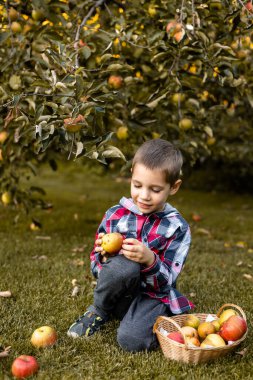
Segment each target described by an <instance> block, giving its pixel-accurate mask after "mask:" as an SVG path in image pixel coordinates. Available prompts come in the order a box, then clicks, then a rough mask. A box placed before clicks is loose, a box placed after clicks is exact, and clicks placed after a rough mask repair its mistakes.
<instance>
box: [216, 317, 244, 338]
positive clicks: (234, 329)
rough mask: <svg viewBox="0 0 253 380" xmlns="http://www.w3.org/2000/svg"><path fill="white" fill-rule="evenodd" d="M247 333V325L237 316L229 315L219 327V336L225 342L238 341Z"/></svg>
mask: <svg viewBox="0 0 253 380" xmlns="http://www.w3.org/2000/svg"><path fill="white" fill-rule="evenodd" d="M246 331H247V323H246V321H245V319H244V318H242V317H240V316H239V315H231V316H230V317H229V318H228V319H227V320H226V321H225V322H224V323H223V325H222V326H221V329H220V331H219V334H220V336H221V337H222V338H223V339H225V340H226V341H229V340H232V341H235V340H238V339H240V338H241V337H242V336H243V335H244V334H245V333H246Z"/></svg>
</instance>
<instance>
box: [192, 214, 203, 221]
mask: <svg viewBox="0 0 253 380" xmlns="http://www.w3.org/2000/svg"><path fill="white" fill-rule="evenodd" d="M201 219H202V217H201V215H199V214H192V220H194V222H199V221H200V220H201Z"/></svg>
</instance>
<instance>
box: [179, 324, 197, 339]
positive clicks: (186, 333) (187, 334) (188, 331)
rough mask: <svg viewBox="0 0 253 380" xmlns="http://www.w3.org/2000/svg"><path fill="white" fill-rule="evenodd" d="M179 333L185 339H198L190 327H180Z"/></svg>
mask: <svg viewBox="0 0 253 380" xmlns="http://www.w3.org/2000/svg"><path fill="white" fill-rule="evenodd" d="M181 331H182V333H183V334H184V336H185V337H186V338H193V337H194V338H198V332H197V330H196V329H194V328H193V327H191V326H183V327H181Z"/></svg>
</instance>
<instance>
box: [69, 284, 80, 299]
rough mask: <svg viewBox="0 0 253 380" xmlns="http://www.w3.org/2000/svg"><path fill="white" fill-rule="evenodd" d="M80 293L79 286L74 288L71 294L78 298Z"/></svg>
mask: <svg viewBox="0 0 253 380" xmlns="http://www.w3.org/2000/svg"><path fill="white" fill-rule="evenodd" d="M79 291H80V288H79V286H78V285H76V286H74V288H73V290H72V293H71V297H76V296H77V295H78V294H79Z"/></svg>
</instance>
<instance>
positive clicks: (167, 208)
mask: <svg viewBox="0 0 253 380" xmlns="http://www.w3.org/2000/svg"><path fill="white" fill-rule="evenodd" d="M119 203H120V205H121V206H123V207H125V208H126V209H127V210H129V211H131V212H133V213H134V214H137V215H145V214H143V213H142V212H141V211H140V210H139V209H138V207H137V206H136V204H135V203H134V201H133V199H132V198H126V197H122V198H121V200H120V201H119ZM152 214H155V215H157V216H159V217H160V218H161V217H165V216H170V217H171V216H174V215H175V216H176V215H178V214H179V212H178V211H177V209H176V208H175V207H173V206H171V205H170V204H169V203H165V205H164V208H163V210H162V211H158V212H153V213H152Z"/></svg>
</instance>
